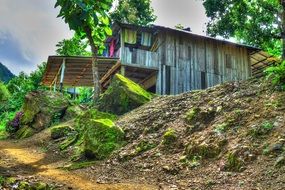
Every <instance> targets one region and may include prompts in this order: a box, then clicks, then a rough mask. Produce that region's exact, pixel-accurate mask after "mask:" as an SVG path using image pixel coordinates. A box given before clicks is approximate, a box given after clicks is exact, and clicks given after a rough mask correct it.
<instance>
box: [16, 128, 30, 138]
mask: <svg viewBox="0 0 285 190" xmlns="http://www.w3.org/2000/svg"><path fill="white" fill-rule="evenodd" d="M33 134H34V130H33V129H32V128H31V127H29V126H23V127H20V129H19V130H18V131H17V132H16V134H15V137H16V138H17V139H24V138H28V137H31V136H32V135H33Z"/></svg>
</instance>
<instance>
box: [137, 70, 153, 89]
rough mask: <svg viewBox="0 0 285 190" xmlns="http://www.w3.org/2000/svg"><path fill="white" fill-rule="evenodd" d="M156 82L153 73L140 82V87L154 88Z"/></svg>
mask: <svg viewBox="0 0 285 190" xmlns="http://www.w3.org/2000/svg"><path fill="white" fill-rule="evenodd" d="M156 81H157V72H153V73H152V74H151V75H150V76H149V77H147V78H146V79H144V80H143V81H141V82H140V84H141V86H142V87H143V88H144V89H149V88H150V87H152V86H154V85H155V84H156Z"/></svg>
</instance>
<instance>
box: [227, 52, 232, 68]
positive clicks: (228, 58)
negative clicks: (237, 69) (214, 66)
mask: <svg viewBox="0 0 285 190" xmlns="http://www.w3.org/2000/svg"><path fill="white" fill-rule="evenodd" d="M226 68H228V69H231V68H232V56H231V55H230V54H226Z"/></svg>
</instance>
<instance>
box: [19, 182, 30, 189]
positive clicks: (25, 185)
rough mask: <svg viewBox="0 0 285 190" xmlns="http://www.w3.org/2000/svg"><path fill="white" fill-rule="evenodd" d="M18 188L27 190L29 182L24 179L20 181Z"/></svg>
mask: <svg viewBox="0 0 285 190" xmlns="http://www.w3.org/2000/svg"><path fill="white" fill-rule="evenodd" d="M18 189H19V190H29V189H31V188H30V184H29V183H28V182H26V181H20V183H19V186H18Z"/></svg>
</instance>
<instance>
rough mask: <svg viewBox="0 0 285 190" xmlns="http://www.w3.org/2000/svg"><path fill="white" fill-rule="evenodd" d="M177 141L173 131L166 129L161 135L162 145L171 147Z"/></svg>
mask: <svg viewBox="0 0 285 190" xmlns="http://www.w3.org/2000/svg"><path fill="white" fill-rule="evenodd" d="M176 140H177V135H176V132H175V130H174V129H172V128H168V129H167V130H166V132H165V133H164V134H163V141H162V143H163V144H164V145H171V144H173V143H174V142H176Z"/></svg>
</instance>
